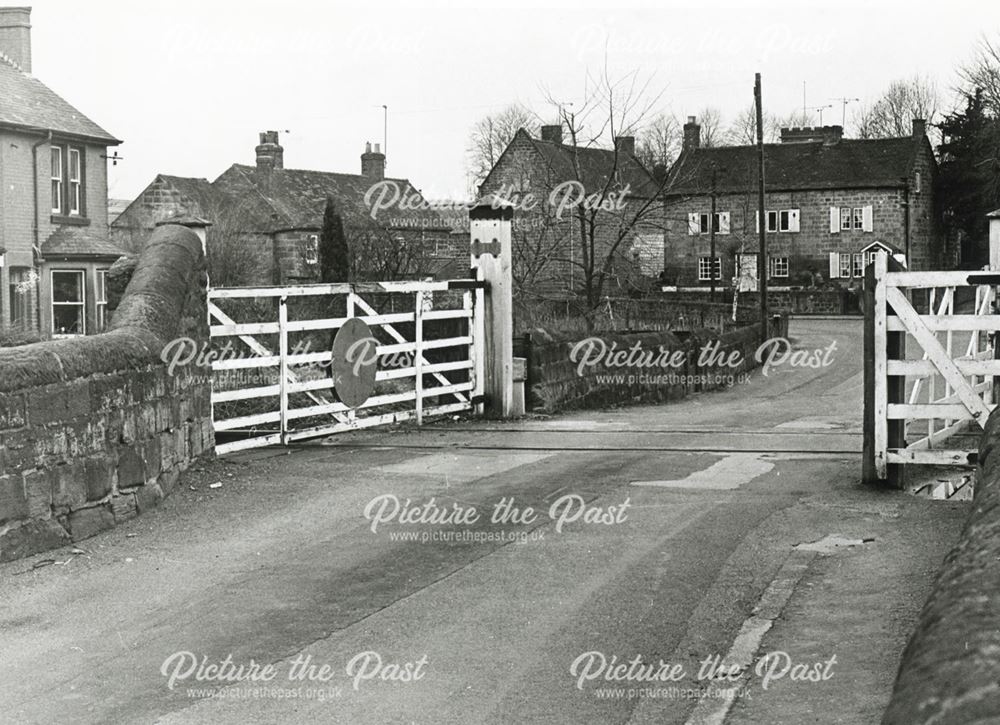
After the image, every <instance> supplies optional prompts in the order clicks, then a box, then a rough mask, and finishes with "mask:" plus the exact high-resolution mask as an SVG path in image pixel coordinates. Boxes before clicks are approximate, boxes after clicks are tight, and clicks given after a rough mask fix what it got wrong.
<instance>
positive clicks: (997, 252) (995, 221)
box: [986, 209, 1000, 271]
mask: <svg viewBox="0 0 1000 725" xmlns="http://www.w3.org/2000/svg"><path fill="white" fill-rule="evenodd" d="M986 216H987V218H989V220H990V269H991V270H994V271H996V270H1000V209H997V210H996V211H992V212H990V213H989V214H987V215H986Z"/></svg>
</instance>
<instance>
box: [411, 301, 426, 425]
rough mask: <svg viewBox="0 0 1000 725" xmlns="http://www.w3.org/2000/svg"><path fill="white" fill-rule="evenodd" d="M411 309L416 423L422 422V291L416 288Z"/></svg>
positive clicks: (420, 423) (421, 423)
mask: <svg viewBox="0 0 1000 725" xmlns="http://www.w3.org/2000/svg"><path fill="white" fill-rule="evenodd" d="M414 296H415V300H416V301H415V307H414V311H413V320H414V325H413V327H414V333H413V340H414V343H413V344H414V346H415V349H416V352H415V353H414V355H413V369H414V378H413V389H414V391H415V394H416V403H417V425H423V424H424V291H423V290H417V291H416V294H415V295H414Z"/></svg>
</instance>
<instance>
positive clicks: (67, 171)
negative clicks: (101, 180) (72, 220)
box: [51, 145, 86, 217]
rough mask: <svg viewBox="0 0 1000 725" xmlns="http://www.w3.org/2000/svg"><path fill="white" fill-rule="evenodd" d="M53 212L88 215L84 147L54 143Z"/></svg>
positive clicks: (57, 213) (68, 215)
mask: <svg viewBox="0 0 1000 725" xmlns="http://www.w3.org/2000/svg"><path fill="white" fill-rule="evenodd" d="M51 153H52V171H51V176H52V213H53V214H56V215H59V216H66V217H83V216H86V184H85V182H84V170H85V169H84V163H85V159H84V153H83V148H82V147H78V146H69V145H53V146H52V147H51Z"/></svg>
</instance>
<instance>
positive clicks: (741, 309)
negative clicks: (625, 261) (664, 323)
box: [664, 286, 860, 320]
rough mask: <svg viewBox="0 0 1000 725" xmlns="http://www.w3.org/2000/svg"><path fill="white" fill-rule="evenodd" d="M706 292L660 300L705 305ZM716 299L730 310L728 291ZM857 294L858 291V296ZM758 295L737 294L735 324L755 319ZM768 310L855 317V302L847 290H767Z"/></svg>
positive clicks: (718, 293)
mask: <svg viewBox="0 0 1000 725" xmlns="http://www.w3.org/2000/svg"><path fill="white" fill-rule="evenodd" d="M708 294H709V293H708V291H707V290H705V291H678V292H665V293H664V298H665V299H667V300H671V301H674V302H675V303H676V304H692V303H697V302H700V303H703V304H704V303H706V302H707V300H708ZM715 294H716V299H717V300H724V301H725V304H727V305H729V306H731V305H732V300H733V290H732V288H731V287H730V288H727V289H725V290H717V291H716V293H715ZM858 294H860V291H859V293H858ZM759 300H760V295H759V294H758V293H757V292H741V293H740V296H739V305H738V309H737V315H738V318H737V319H738V320H743V319H745V318H744V317H743V316H744V315H752V316H754V317H755V318H756V315H757V309H758V305H759V304H760V301H759ZM767 305H768V309H769V310H771V311H773V312H787V313H789V314H792V315H841V314H851V313H855V314H856V313H857V312H858V309H857V298H855V299H854V300H852V298H851V294H850V292H849V291H848V290H846V289H843V288H841V287H836V286H831V287H817V288H808V287H807V288H802V289H790V290H789V289H785V290H776V289H771V288H768V290H767Z"/></svg>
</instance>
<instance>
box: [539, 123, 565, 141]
mask: <svg viewBox="0 0 1000 725" xmlns="http://www.w3.org/2000/svg"><path fill="white" fill-rule="evenodd" d="M541 134H542V141H548V142H549V143H559V144H561V143H562V124H561V123H557V124H555V125H552V126H542V128H541Z"/></svg>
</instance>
